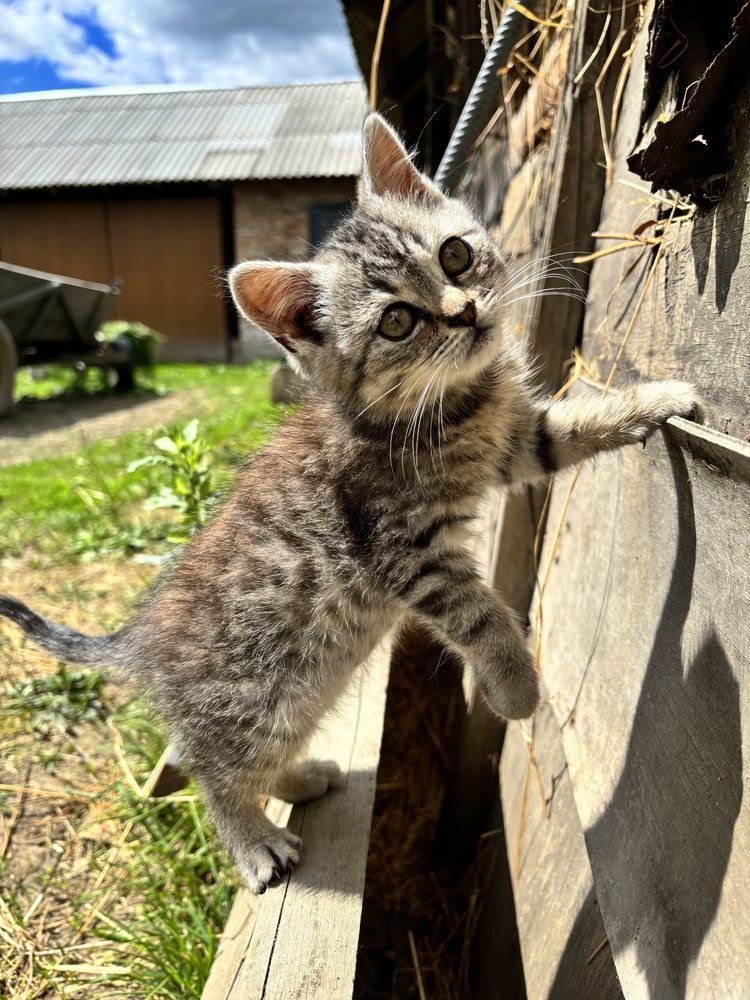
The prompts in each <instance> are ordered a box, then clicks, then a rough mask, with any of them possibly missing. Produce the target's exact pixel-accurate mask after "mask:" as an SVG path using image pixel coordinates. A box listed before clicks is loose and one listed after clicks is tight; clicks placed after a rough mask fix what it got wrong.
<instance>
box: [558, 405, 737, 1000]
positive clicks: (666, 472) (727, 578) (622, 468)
mask: <svg viewBox="0 0 750 1000" xmlns="http://www.w3.org/2000/svg"><path fill="white" fill-rule="evenodd" d="M564 492H565V486H564V484H560V485H559V486H558V487H556V489H555V493H554V496H553V502H552V507H551V513H550V523H551V524H553V525H554V524H556V523H557V520H558V516H559V513H560V507H561V502H562V497H563V495H564ZM749 527H750V447H749V446H748V445H747V444H746V443H744V442H742V441H736V440H732V439H730V438H727V437H724V436H722V435H720V434H718V433H716V432H715V431H711V430H708V429H705V428H697V427H693V426H691V425H689V424H688V423H687V422H685V421H679V420H676V421H670V424H669V426H668V428H667V429H666V430H665V431H664V432H661V433H659V434H658V435H656V436H655V437H654V438H653V439H652V440H651V441H650V442H649V443H648V445H647V447H646V448H645V450H641V449H640V448H628V449H625V450H624V451H622V452H620V453H616V454H613V455H610V456H607V457H606V458H602V459H601V460H600V461H598V462H597V463H594V464H591V465H590V466H587V467H585V468H584V469H583V470H582V472H581V474H580V478H579V480H578V483H577V486H576V489H575V491H574V493H573V496H572V500H571V502H570V506H569V508H568V511H567V514H566V516H565V522H564V530H563V532H562V536H561V544H560V549H559V552H558V554H557V558H556V563H555V566H554V569H553V572H552V575H551V577H550V583H549V585H548V588H547V591H546V594H545V597H544V632H543V648H542V665H543V672H544V676H545V679H546V683H547V686H548V688H549V691H550V696H551V701H552V704H553V706H554V710H555V714H556V716H557V720H558V723H559V726H560V728H561V731H562V740H563V746H564V751H565V756H566V759H567V762H568V765H569V769H570V775H571V779H572V786H573V792H574V795H575V801H576V806H577V809H578V814H579V816H580V819H581V822H582V825H583V827H584V829H585V837H586V845H587V849H588V853H589V858H590V862H591V868H592V871H593V874H594V880H595V885H596V891H597V896H598V899H599V902H600V906H601V912H602V917H603V920H604V924H605V927H606V930H607V933H608V935H609V939H610V942H611V945H612V948H613V953H614V957H615V963H616V965H617V969H618V973H619V976H620V980H621V982H622V985H623V990H624V993H625V996H627V997H628V998H631V997H632V998H640V997H658V998H659V1000H672V998H675V1000H677V998H679V1000H685V998H688V1000H692V998H694V1000H705V998H706V997H714V996H717V997H718V996H720V997H722V998H724V997H726V998H735V997H736V998H738V1000H739V998H740V997H746V996H748V995H750V922H748V920H747V912H746V903H747V886H748V885H749V884H750V803H748V801H747V797H746V796H745V797H744V798H743V780H744V782H747V780H748V776H749V774H750V770H749V767H750V765H749V764H748V761H750V685H748V683H747V678H748V667H749V666H750V531H749V530H748V528H749ZM545 558H546V556H545Z"/></svg>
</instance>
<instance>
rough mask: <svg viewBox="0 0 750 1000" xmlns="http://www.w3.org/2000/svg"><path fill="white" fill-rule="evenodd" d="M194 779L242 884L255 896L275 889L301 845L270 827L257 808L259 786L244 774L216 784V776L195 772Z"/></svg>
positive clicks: (260, 810) (223, 778) (296, 857)
mask: <svg viewBox="0 0 750 1000" xmlns="http://www.w3.org/2000/svg"><path fill="white" fill-rule="evenodd" d="M197 777H198V781H199V784H200V785H201V788H202V790H203V793H204V796H205V798H206V801H207V803H208V807H209V810H210V812H211V816H212V818H213V821H214V823H215V825H216V832H217V833H218V834H219V837H220V838H221V841H222V843H223V844H224V846H225V847H226V848H227V850H228V851H229V853H230V854H231V856H232V858H233V860H234V862H235V864H236V865H237V868H238V870H239V873H240V876H241V878H242V881H243V882H244V883H245V885H246V886H247V887H248V889H249V890H250V891H251V892H254V893H257V894H260V893H263V892H265V891H266V889H268V888H269V887H270V886H274V885H277V884H278V883H279V882H280V881H281V880H282V878H283V877H284V876H285V875H286V874H287V873H289V872H291V871H292V869H293V868H294V866H295V865H296V863H297V862H298V861H299V852H300V847H301V845H302V841H301V840H300V838H299V837H297V836H296V835H295V834H293V833H291V832H290V831H289V830H285V829H284V828H283V827H278V826H276V825H275V824H274V823H272V822H271V820H270V819H269V818H268V817H267V816H266V815H265V813H264V812H263V810H262V809H261V808H260V804H259V798H260V793H261V787H260V784H261V783H260V782H258V781H257V780H251V779H250V778H249V777H248V774H247V772H242V773H241V772H237V773H235V774H234V775H231V776H227V775H223V776H222V778H221V779H220V780H218V781H217V780H216V776H215V774H206V773H203V774H201V771H200V770H198V772H197ZM263 784H265V783H263ZM262 790H263V791H265V789H262Z"/></svg>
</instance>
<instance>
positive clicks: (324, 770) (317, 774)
mask: <svg viewBox="0 0 750 1000" xmlns="http://www.w3.org/2000/svg"><path fill="white" fill-rule="evenodd" d="M340 784H341V768H340V767H339V766H338V764H337V763H336V761H334V760H309V761H305V762H303V763H301V764H297V765H296V766H294V767H291V768H289V769H288V770H287V771H285V772H284V773H283V774H282V775H281V776H280V777H278V778H277V779H275V781H273V782H272V784H271V785H270V787H269V792H270V794H271V795H273V796H275V797H276V798H277V799H283V800H284V802H311V801H312V800H313V799H319V798H320V797H321V796H322V795H325V793H326V792H327V791H328V789H329V788H336V786H337V785H340Z"/></svg>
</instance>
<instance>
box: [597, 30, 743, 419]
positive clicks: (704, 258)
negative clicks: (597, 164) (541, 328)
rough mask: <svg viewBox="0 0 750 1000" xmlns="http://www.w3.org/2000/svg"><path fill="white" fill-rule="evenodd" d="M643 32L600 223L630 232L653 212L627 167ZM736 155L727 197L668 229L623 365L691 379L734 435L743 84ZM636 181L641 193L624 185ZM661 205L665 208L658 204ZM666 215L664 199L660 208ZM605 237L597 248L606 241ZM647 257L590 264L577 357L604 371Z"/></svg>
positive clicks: (630, 253) (635, 126)
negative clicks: (580, 348) (659, 263)
mask: <svg viewBox="0 0 750 1000" xmlns="http://www.w3.org/2000/svg"><path fill="white" fill-rule="evenodd" d="M645 47H646V32H645V31H641V33H640V35H639V37H638V42H637V45H636V49H635V53H634V58H633V65H632V69H631V74H630V78H629V81H628V86H627V89H626V93H625V99H624V103H623V112H622V116H621V119H620V126H619V128H618V132H617V142H616V146H615V153H616V158H615V170H614V180H613V183H612V185H611V187H610V188H609V191H608V192H607V196H606V198H605V201H604V206H603V211H602V218H601V221H600V223H599V226H598V228H599V230H600V231H603V232H614V233H618V232H619V233H631V232H632V231H633V230H634V229H635V228H636V227H637V226H638V225H640V224H642V223H643V222H645V221H647V220H649V219H654V218H655V217H656V214H657V208H658V206H655V205H654V203H653V202H650V203H649V199H648V198H647V197H645V194H646V192H647V190H648V185H647V184H646V183H645V182H644V181H642V180H641V179H640V178H638V177H636V176H635V175H633V174H631V173H630V171H628V169H627V166H626V164H625V158H626V157H627V156H628V155H629V154H630V152H631V151H632V149H633V146H634V145H635V144H636V142H637V140H638V135H639V123H640V109H641V95H642V88H643V79H644V60H645ZM734 122H735V126H736V137H735V144H736V154H737V162H736V164H735V167H734V170H733V171H732V173H731V174H730V176H729V182H728V187H727V192H726V195H725V197H724V198H723V199H722V200H721V201H719V202H718V203H717V204H716V206H715V207H714V208H712V209H710V210H702V211H699V212H697V213H696V214H694V215H693V216H692V218H691V219H689V220H688V221H684V222H681V223H680V224H679V225H673V226H672V227H670V235H669V250H668V252H667V253H666V254H665V259H664V261H663V264H662V267H661V268H660V271H659V275H658V278H657V280H656V281H655V282H654V283H653V286H652V289H651V291H650V292H649V293H648V294H647V296H646V298H645V300H644V303H643V306H642V308H641V310H640V312H639V314H638V317H637V320H636V322H635V324H634V326H633V330H632V333H631V335H630V340H629V345H628V351H627V355H626V357H625V359H624V363H623V369H624V370H625V371H627V372H631V373H633V375H638V376H640V377H644V378H646V377H647V378H685V377H690V378H692V379H694V380H695V381H696V382H697V384H698V385H699V387H700V390H701V392H702V394H703V396H704V399H705V401H706V403H707V410H708V412H707V417H708V419H707V422H708V423H709V424H710V425H711V426H713V427H715V428H716V429H717V430H720V431H724V432H725V433H728V434H732V435H733V436H734V437H738V438H747V437H748V436H750V408H749V407H748V405H747V398H748V387H750V338H748V335H747V330H748V313H749V312H750V280H749V279H750V273H749V272H750V225H748V224H747V214H748V204H749V200H748V189H749V187H750V87H746V88H745V93H744V95H743V97H742V98H741V99H740V101H739V103H738V106H737V108H736V111H735V119H734ZM633 184H634V185H636V187H637V188H638V189H640V190H641V191H642V192H643V194H640V195H639V191H638V190H634V189H633V187H631V186H629V185H633ZM664 210H665V209H664V208H662V211H664ZM666 212H667V213H668V212H669V205H667V206H666ZM612 243H613V241H612V240H606V241H602V243H601V246H605V245H606V246H611V245H612ZM652 263H653V249H646V250H637V249H636V250H626V251H624V252H622V253H616V254H612V255H611V256H607V257H602V258H600V259H599V260H597V261H596V262H595V264H594V267H593V270H592V274H591V281H590V284H589V297H588V303H587V308H586V324H585V338H584V345H583V352H584V355H585V356H586V357H587V358H588V359H590V360H592V359H598V364H599V365H600V368H601V371H602V372H603V373H605V374H606V373H607V372H608V370H609V365H610V363H611V360H612V358H613V356H614V353H615V352H616V350H617V347H618V346H619V344H620V341H621V339H622V337H623V335H624V333H625V330H626V328H627V326H628V323H629V322H630V318H631V316H632V314H633V307H634V304H635V300H636V298H637V296H638V295H639V293H640V291H641V288H642V287H643V283H644V281H645V280H646V276H647V274H648V271H649V269H650V268H651V265H652Z"/></svg>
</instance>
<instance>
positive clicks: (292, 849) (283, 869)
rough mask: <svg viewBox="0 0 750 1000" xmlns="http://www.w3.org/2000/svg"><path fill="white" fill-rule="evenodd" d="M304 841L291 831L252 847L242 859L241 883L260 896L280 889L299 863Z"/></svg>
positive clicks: (280, 831) (269, 836)
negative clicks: (285, 878)
mask: <svg viewBox="0 0 750 1000" xmlns="http://www.w3.org/2000/svg"><path fill="white" fill-rule="evenodd" d="M301 846H302V841H301V840H300V838H299V837H297V836H296V835H295V834H293V833H290V831H289V830H284V829H282V828H278V829H275V830H274V831H273V832H272V833H268V834H267V835H266V836H265V837H264V838H263V840H262V841H260V842H259V843H256V844H252V845H250V846H249V847H248V848H247V850H246V852H245V854H244V856H243V857H242V858H241V859H239V869H240V874H241V876H242V881H243V882H244V883H245V885H246V886H247V887H248V889H249V890H250V892H254V893H255V894H256V895H258V896H259V895H261V894H262V893H264V892H265V891H266V889H268V888H270V887H271V886H274V885H278V884H279V883H280V882H281V880H282V879H283V877H284V876H285V875H288V874H289V872H291V871H292V870H293V869H294V866H295V865H296V864H297V862H298V861H299V852H300V848H301Z"/></svg>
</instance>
